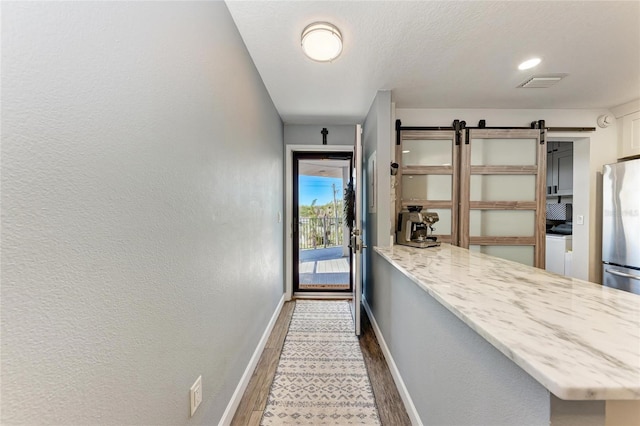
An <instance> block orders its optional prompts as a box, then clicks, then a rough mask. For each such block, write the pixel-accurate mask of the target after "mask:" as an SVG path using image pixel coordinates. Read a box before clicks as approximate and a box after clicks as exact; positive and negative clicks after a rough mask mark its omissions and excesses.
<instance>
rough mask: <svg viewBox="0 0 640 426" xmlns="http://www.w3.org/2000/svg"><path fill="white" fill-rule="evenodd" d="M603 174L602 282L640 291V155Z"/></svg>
mask: <svg viewBox="0 0 640 426" xmlns="http://www.w3.org/2000/svg"><path fill="white" fill-rule="evenodd" d="M602 174H603V179H602V263H603V265H602V276H603V278H602V283H603V284H604V285H606V286H608V287H614V288H619V289H621V290H625V291H629V292H631V293H635V294H639V295H640V159H637V160H629V161H623V162H620V163H615V164H607V165H605V166H604V168H603V171H602Z"/></svg>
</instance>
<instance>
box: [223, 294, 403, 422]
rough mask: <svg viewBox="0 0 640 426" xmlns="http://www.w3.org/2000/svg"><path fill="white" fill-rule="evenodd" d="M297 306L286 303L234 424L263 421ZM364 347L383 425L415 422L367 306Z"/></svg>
mask: <svg viewBox="0 0 640 426" xmlns="http://www.w3.org/2000/svg"><path fill="white" fill-rule="evenodd" d="M294 307H295V301H291V302H286V303H285V304H284V306H283V307H282V311H281V312H280V315H279V317H278V320H277V321H276V324H275V326H274V328H273V331H272V332H271V335H270V336H269V339H268V340H267V344H266V346H265V348H264V351H263V352H262V355H261V357H260V360H259V361H258V365H257V367H256V369H255V371H254V373H253V376H252V377H251V380H250V382H249V385H248V386H247V390H246V391H245V393H244V395H243V396H242V400H241V401H240V405H239V406H238V409H237V410H236V413H235V415H234V417H233V420H232V421H231V425H232V426H257V425H259V424H260V420H261V419H262V412H263V411H264V407H265V406H266V404H267V398H268V396H269V389H270V388H271V382H273V377H274V376H275V373H276V367H277V365H278V360H279V359H280V352H281V351H282V345H283V344H284V339H285V337H286V335H287V331H288V330H289V323H290V322H291V316H292V315H293V309H294ZM360 348H361V349H362V354H363V357H364V362H365V365H366V366H367V371H368V373H369V379H370V380H371V385H372V387H373V394H374V396H375V399H376V405H377V407H378V413H379V415H380V421H381V423H382V425H383V426H386V425H389V426H404V425H410V424H411V421H410V420H409V416H408V415H407V411H406V410H405V408H404V404H403V403H402V399H401V398H400V395H399V394H398V390H397V388H396V385H395V383H394V381H393V377H392V376H391V372H390V371H389V367H388V366H387V362H386V361H385V359H384V355H383V354H382V351H381V350H380V345H379V344H378V340H377V339H376V336H375V333H374V332H373V329H372V328H371V324H370V322H369V319H368V318H367V315H366V313H365V311H364V309H363V310H362V335H361V336H360Z"/></svg>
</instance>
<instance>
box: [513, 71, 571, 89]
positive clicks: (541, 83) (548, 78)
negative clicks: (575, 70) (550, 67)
mask: <svg viewBox="0 0 640 426" xmlns="http://www.w3.org/2000/svg"><path fill="white" fill-rule="evenodd" d="M566 76H567V74H548V75H534V76H533V77H530V78H528V79H527V80H526V81H525V82H524V83H522V84H521V85H519V86H518V87H520V88H523V89H546V88H547V87H551V86H553V85H554V84H556V83H557V82H559V81H560V80H562V79H563V78H565V77H566Z"/></svg>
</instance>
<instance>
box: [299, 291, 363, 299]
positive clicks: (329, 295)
mask: <svg viewBox="0 0 640 426" xmlns="http://www.w3.org/2000/svg"><path fill="white" fill-rule="evenodd" d="M293 297H294V298H295V299H349V300H351V299H352V298H353V296H352V294H351V293H335V292H328V291H327V292H320V291H318V292H315V291H314V292H313V293H307V292H304V293H303V292H296V293H293Z"/></svg>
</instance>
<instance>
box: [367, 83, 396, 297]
mask: <svg viewBox="0 0 640 426" xmlns="http://www.w3.org/2000/svg"><path fill="white" fill-rule="evenodd" d="M362 145H363V154H364V155H363V162H364V165H363V169H364V173H363V189H364V190H363V194H364V197H365V200H364V202H363V206H364V217H363V222H364V225H363V230H364V233H363V240H364V243H365V244H366V245H367V246H368V247H369V248H368V249H366V250H364V261H363V264H364V265H363V282H364V285H363V287H364V289H363V293H364V298H365V299H367V298H368V297H369V294H370V289H371V287H372V286H374V285H375V280H376V277H375V275H373V273H372V267H373V262H376V261H378V260H379V259H378V256H375V253H374V252H373V246H379V247H387V246H389V245H390V232H391V224H390V223H391V222H390V221H391V190H390V186H391V172H390V164H391V149H393V145H391V92H389V91H379V92H378V93H377V94H376V97H375V99H374V100H373V103H372V104H371V108H370V109H369V113H368V114H367V117H366V119H365V122H364V125H363V134H362ZM374 152H375V153H376V162H377V166H376V169H377V170H376V178H377V182H376V183H377V184H376V211H375V213H369V211H368V205H369V202H368V199H367V187H368V186H369V182H368V181H367V179H369V178H368V176H369V175H370V173H369V172H368V171H367V170H366V168H367V166H368V161H367V160H368V159H369V157H370V156H371V154H373V153H374Z"/></svg>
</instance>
